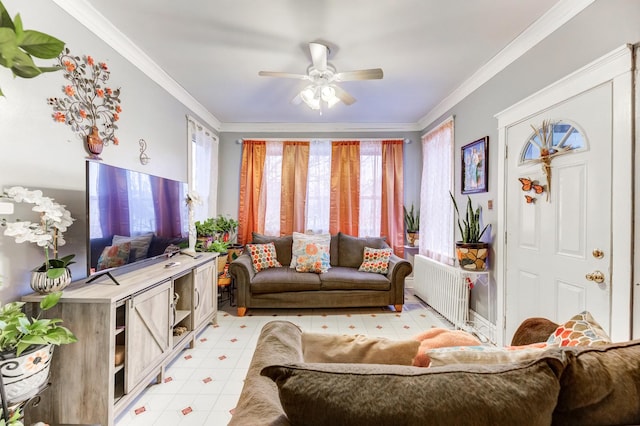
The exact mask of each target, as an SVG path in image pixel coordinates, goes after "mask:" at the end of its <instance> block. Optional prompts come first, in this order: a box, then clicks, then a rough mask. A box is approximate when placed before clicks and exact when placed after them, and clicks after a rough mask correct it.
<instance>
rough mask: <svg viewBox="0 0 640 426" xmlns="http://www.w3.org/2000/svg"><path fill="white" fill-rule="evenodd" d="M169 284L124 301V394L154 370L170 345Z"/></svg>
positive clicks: (166, 283) (163, 284)
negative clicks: (125, 318) (126, 302)
mask: <svg viewBox="0 0 640 426" xmlns="http://www.w3.org/2000/svg"><path fill="white" fill-rule="evenodd" d="M171 300H172V299H171V282H170V281H165V282H163V283H162V284H159V285H157V286H155V287H153V288H151V289H149V290H147V291H145V292H144V293H140V294H137V295H134V296H133V297H132V298H131V299H130V300H129V302H128V309H127V325H126V331H127V337H126V364H125V393H127V392H129V391H131V390H132V389H133V388H134V387H135V386H136V385H137V384H138V383H140V381H141V380H144V379H145V376H148V375H149V373H150V372H152V371H153V370H154V369H156V370H157V369H158V365H159V364H160V361H161V360H162V358H164V356H165V354H166V353H167V351H168V350H169V348H170V342H171V335H170V329H171V322H170V310H171Z"/></svg>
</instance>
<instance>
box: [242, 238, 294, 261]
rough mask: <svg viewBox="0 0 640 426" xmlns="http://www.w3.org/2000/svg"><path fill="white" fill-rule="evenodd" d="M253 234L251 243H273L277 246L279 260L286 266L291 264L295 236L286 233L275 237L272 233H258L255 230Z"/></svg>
mask: <svg viewBox="0 0 640 426" xmlns="http://www.w3.org/2000/svg"><path fill="white" fill-rule="evenodd" d="M251 235H252V241H251V244H268V243H273V244H274V245H275V246H276V254H277V256H278V262H280V263H281V264H282V265H285V266H288V265H290V264H291V244H292V242H293V237H292V236H291V235H286V236H284V237H274V236H272V235H263V234H258V233H257V232H254V233H252V234H251Z"/></svg>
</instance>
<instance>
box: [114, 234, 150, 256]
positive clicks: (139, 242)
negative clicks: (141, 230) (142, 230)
mask: <svg viewBox="0 0 640 426" xmlns="http://www.w3.org/2000/svg"><path fill="white" fill-rule="evenodd" d="M152 238H153V232H149V233H146V234H142V235H134V236H131V237H125V236H122V235H114V236H113V240H112V241H111V244H112V245H116V244H122V243H127V242H129V243H131V250H135V258H134V259H133V260H141V259H145V258H146V257H147V252H148V251H149V246H150V245H151V239H152Z"/></svg>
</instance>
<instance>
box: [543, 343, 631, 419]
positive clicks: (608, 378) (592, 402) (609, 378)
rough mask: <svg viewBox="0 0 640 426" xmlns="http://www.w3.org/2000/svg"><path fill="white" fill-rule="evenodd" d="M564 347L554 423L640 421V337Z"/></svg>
mask: <svg viewBox="0 0 640 426" xmlns="http://www.w3.org/2000/svg"><path fill="white" fill-rule="evenodd" d="M564 351H565V353H566V354H567V356H568V362H567V367H566V368H565V370H564V372H563V373H562V375H561V376H560V385H561V390H560V395H559V396H558V404H557V407H556V410H555V412H554V414H553V421H554V424H559V425H567V426H571V425H630V424H634V425H637V424H640V340H634V341H630V342H624V343H616V344H610V345H606V346H599V347H592V348H584V347H582V348H578V347H575V348H564Z"/></svg>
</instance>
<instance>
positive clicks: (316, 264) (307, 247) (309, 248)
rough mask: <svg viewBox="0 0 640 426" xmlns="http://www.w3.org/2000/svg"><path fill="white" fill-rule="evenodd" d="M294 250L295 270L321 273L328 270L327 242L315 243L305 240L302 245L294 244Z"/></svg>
mask: <svg viewBox="0 0 640 426" xmlns="http://www.w3.org/2000/svg"><path fill="white" fill-rule="evenodd" d="M294 247H295V248H296V250H294V251H293V257H294V258H295V259H296V271H298V272H315V273H317V274H323V273H325V272H327V271H328V270H329V268H330V267H331V265H330V264H329V244H316V243H312V242H307V243H305V244H304V245H297V246H296V244H294Z"/></svg>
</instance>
